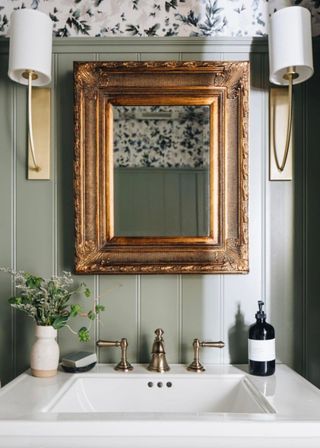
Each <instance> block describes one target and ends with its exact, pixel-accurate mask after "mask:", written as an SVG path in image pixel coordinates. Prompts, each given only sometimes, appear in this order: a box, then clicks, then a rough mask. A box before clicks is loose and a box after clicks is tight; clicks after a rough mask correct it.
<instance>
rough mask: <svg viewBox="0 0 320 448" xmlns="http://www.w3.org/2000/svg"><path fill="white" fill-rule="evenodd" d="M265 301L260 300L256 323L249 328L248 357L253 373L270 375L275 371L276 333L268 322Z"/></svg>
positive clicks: (250, 369)
mask: <svg viewBox="0 0 320 448" xmlns="http://www.w3.org/2000/svg"><path fill="white" fill-rule="evenodd" d="M263 306H264V303H263V302H262V301H261V300H259V301H258V307H259V310H258V312H257V313H256V320H257V321H256V323H255V324H253V325H251V327H250V328H249V340H248V358H249V372H250V373H251V375H258V376H268V375H272V374H273V373H274V371H275V365H276V360H275V358H276V355H275V333H274V328H273V326H272V325H270V324H268V323H267V322H266V317H267V316H266V313H265V312H264V310H263Z"/></svg>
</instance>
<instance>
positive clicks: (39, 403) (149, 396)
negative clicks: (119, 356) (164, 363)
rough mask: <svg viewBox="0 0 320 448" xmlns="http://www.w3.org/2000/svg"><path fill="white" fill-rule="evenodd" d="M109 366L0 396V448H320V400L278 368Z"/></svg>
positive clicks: (16, 386)
mask: <svg viewBox="0 0 320 448" xmlns="http://www.w3.org/2000/svg"><path fill="white" fill-rule="evenodd" d="M113 367H114V366H113V365H102V364H100V365H97V366H96V367H95V368H94V369H93V370H91V371H90V372H88V373H81V374H75V375H73V374H68V373H65V372H61V371H60V372H58V375H57V376H56V377H53V378H34V377H32V376H31V375H30V373H29V372H27V373H24V374H22V375H20V376H19V377H17V378H16V379H15V380H14V381H12V382H11V383H9V384H8V385H6V386H5V387H3V388H2V389H0V447H5V448H30V447H32V448H57V447H59V448H88V447H90V448H150V447H152V448H194V447H197V448H212V447H215V448H235V447H237V448H256V447H259V448H269V447H270V446H274V447H277V448H302V447H303V448H319V447H320V391H319V390H318V389H317V388H315V387H314V386H312V385H311V384H310V383H308V382H307V381H306V380H305V379H304V378H302V377H301V376H299V375H298V374H297V373H295V372H294V371H292V370H291V369H289V368H288V367H286V366H284V365H279V364H278V365H277V369H276V373H275V375H273V376H271V377H265V378H264V377H254V376H251V375H248V374H247V373H246V367H243V366H242V367H241V366H239V367H236V366H227V365H226V366H223V365H220V366H217V365H216V366H206V368H207V370H206V371H205V372H204V373H201V374H196V373H191V372H188V371H187V370H186V366H183V365H171V366H170V367H171V370H170V372H166V373H164V374H158V373H153V372H149V371H148V370H147V369H146V366H145V365H135V366H134V370H133V372H130V373H120V372H115V370H114V369H113ZM148 383H152V384H153V386H152V387H151V384H148ZM158 383H162V387H160V386H159V385H158Z"/></svg>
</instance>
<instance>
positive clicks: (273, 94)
mask: <svg viewBox="0 0 320 448" xmlns="http://www.w3.org/2000/svg"><path fill="white" fill-rule="evenodd" d="M269 65H270V75H269V79H270V82H272V83H273V84H278V85H281V86H288V90H287V97H286V95H285V94H284V89H283V88H271V89H270V111H269V112H270V148H269V149H270V180H291V179H292V163H287V162H288V156H289V152H290V151H289V150H290V146H291V145H290V143H291V134H292V115H293V114H292V85H293V84H299V83H301V82H304V81H306V80H307V79H309V78H310V77H311V76H312V75H313V58H312V37H311V14H310V12H309V11H308V10H307V9H306V8H303V7H301V6H289V7H287V8H282V9H280V10H279V11H277V12H275V13H274V14H272V16H271V20H270V29H269ZM284 95H285V99H284ZM284 111H285V113H284ZM285 115H287V117H286V119H285V118H284V116H285ZM281 118H283V121H282V120H281ZM285 120H286V121H287V124H286V126H287V130H286V133H285V134H283V136H282V140H284V135H285V143H284V145H283V146H284V150H283V152H282V153H280V152H279V147H280V145H279V140H281V136H280V135H279V131H281V130H282V132H283V129H284V124H283V123H284V122H285Z"/></svg>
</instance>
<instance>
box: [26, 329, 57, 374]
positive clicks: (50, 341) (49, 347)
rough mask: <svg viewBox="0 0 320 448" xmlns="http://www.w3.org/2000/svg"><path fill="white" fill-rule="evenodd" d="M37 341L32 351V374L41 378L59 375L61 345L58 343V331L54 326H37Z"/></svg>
mask: <svg viewBox="0 0 320 448" xmlns="http://www.w3.org/2000/svg"><path fill="white" fill-rule="evenodd" d="M36 337H37V341H36V342H35V343H34V345H33V347H32V350H31V359H30V366H31V373H32V375H33V376H37V377H39V378H48V377H50V376H55V375H56V374H57V369H58V364H59V352H60V350H59V345H58V343H57V341H56V337H57V330H56V329H55V328H53V327H52V326H46V327H45V326H40V325H37V326H36Z"/></svg>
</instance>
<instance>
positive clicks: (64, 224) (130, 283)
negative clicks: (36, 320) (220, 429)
mask: <svg viewBox="0 0 320 448" xmlns="http://www.w3.org/2000/svg"><path fill="white" fill-rule="evenodd" d="M6 54H7V42H6V41H5V40H2V41H1V42H0V57H1V58H3V60H4V65H3V64H1V66H0V67H1V72H0V74H1V78H0V82H1V84H0V95H1V101H0V110H1V111H2V109H4V108H7V107H8V110H9V113H8V114H7V115H6V116H7V117H8V120H9V121H10V120H11V121H12V122H10V123H9V125H8V126H6V125H5V124H4V123H1V125H0V129H1V140H0V141H1V144H2V143H4V145H5V147H8V148H10V149H12V147H13V146H14V139H15V136H14V135H13V128H14V122H15V121H16V122H17V182H16V184H15V180H14V179H15V178H14V167H13V163H14V156H12V154H10V152H8V149H7V152H4V154H3V151H2V154H1V162H2V163H1V165H0V173H1V178H0V182H1V187H2V188H1V191H0V198H1V207H2V210H3V211H4V213H3V214H2V215H1V216H0V226H1V234H0V243H1V251H0V257H1V258H0V260H1V263H0V264H6V265H7V264H12V263H13V260H12V256H13V255H12V254H13V252H14V251H13V250H12V247H11V248H10V246H9V243H8V241H10V235H12V236H13V238H12V242H13V243H12V244H16V250H17V265H18V268H20V269H28V270H30V271H35V272H39V273H40V274H42V275H51V273H54V274H55V273H61V272H62V271H63V270H72V268H73V259H74V229H73V227H74V223H73V221H74V217H73V181H72V173H73V166H72V164H73V77H72V70H73V68H72V67H73V61H76V60H78V61H79V60H81V61H86V60H96V59H98V60H177V59H179V60H223V59H224V60H247V59H248V58H249V57H250V60H251V95H250V157H249V164H250V195H249V202H250V215H249V217H250V240H249V245H250V273H249V275H233V276H231V275H207V276H205V275H203V276H201V275H197V276H191V275H190V276H188V275H182V276H180V275H178V276H177V275H173V276H168V275H159V276H156V275H151V276H146V275H144V276H135V275H128V276H125V275H121V276H112V275H111V276H109V275H108V276H102V275H101V276H82V277H77V276H75V277H74V279H75V283H76V284H79V283H80V282H81V281H85V282H86V283H87V285H88V286H89V287H90V288H91V290H92V291H93V292H94V294H95V296H97V297H98V300H99V301H100V303H102V304H104V305H105V306H106V311H105V313H104V314H103V315H102V317H101V320H100V321H98V322H97V323H96V325H95V326H94V328H93V337H92V340H91V342H90V343H89V344H85V345H82V344H80V343H79V342H78V340H77V337H76V336H74V335H71V334H70V332H68V331H67V330H62V331H60V332H59V343H60V346H61V352H62V354H64V353H66V352H68V351H71V350H77V349H84V348H85V349H88V350H92V351H94V350H95V340H96V338H98V337H100V338H107V339H120V338H121V337H127V338H128V341H129V357H130V361H131V362H148V361H149V359H150V356H151V355H150V351H151V347H152V342H153V339H154V330H155V329H156V328H157V327H162V328H163V329H164V330H165V344H166V349H167V355H168V359H169V361H170V362H171V363H173V362H185V363H188V362H190V361H191V360H192V341H193V339H194V338H195V337H199V338H200V339H211V340H217V339H222V340H224V341H225V342H226V347H225V349H223V350H221V351H220V350H213V349H211V350H210V349H207V350H203V352H202V354H201V356H202V359H203V361H204V362H206V363H209V362H211V363H228V362H229V361H231V362H246V356H247V342H246V340H247V326H248V324H250V323H251V322H252V320H253V318H254V313H255V311H256V302H257V300H258V299H260V298H263V299H266V300H267V308H268V312H269V313H271V317H272V319H273V320H275V323H276V327H280V324H281V322H282V319H283V318H284V315H285V314H286V315H288V316H289V319H292V315H293V306H294V304H293V302H292V300H291V298H290V295H291V294H292V285H291V284H292V274H291V266H290V265H288V266H287V265H286V266H285V268H283V269H284V271H283V272H284V277H283V279H282V281H279V279H278V277H277V271H276V268H275V267H274V266H275V264H276V263H277V262H278V261H277V260H282V261H283V260H287V259H289V257H291V256H292V236H291V233H292V230H290V231H289V235H288V236H287V237H286V236H285V235H284V234H285V232H288V226H289V227H290V225H291V219H292V200H293V187H290V186H285V185H283V186H281V185H280V184H278V185H276V184H274V185H272V186H270V185H269V186H268V185H267V147H268V145H267V142H268V135H267V134H268V127H267V110H268V101H267V95H268V92H267V82H266V76H267V63H266V43H265V41H264V39H260V40H259V39H245V38H242V39H241V38H234V39H233V38H230V39H225V38H214V39H201V38H197V39H193V38H165V39H162V38H137V39H134V38H103V39H90V38H87V39H82V38H76V39H74V38H68V39H56V40H55V42H54V59H53V61H54V71H53V74H54V80H53V84H52V86H53V106H52V107H53V117H54V118H53V130H54V132H53V155H52V157H53V159H52V176H51V180H50V181H48V182H45V181H38V182H28V181H26V180H25V179H26V176H25V174H26V167H25V156H26V122H25V119H26V90H25V89H24V88H23V87H21V86H16V87H14V89H13V88H12V84H11V83H10V82H9V80H8V79H7V75H6V68H2V67H5V65H6V61H5V59H6V57H7V56H6ZM14 90H16V91H17V110H15V109H14V101H13V98H14V94H13V91H14ZM4 102H7V103H8V106H6V105H5V103H4ZM10 117H11V118H10ZM15 195H16V197H17V238H16V239H15V238H14V233H15V225H14V222H13V221H14V217H15V214H14V212H12V210H13V209H14V208H15ZM10 198H11V199H10ZM279 198H281V200H282V205H281V207H282V209H283V210H284V212H285V213H284V215H285V216H284V217H283V219H280V218H278V215H277V214H278V211H279V207H280V205H279V204H276V202H275V201H279V200H280V199H279ZM6 214H7V216H6ZM274 214H276V216H277V217H275V215H274ZM272 217H274V218H272ZM273 219H278V221H277V225H278V228H277V229H276V231H277V232H278V233H279V236H278V237H275V236H274V235H273V233H274V230H275V229H274V224H273ZM290 232H291V233H290ZM35 242H36V244H35ZM0 293H1V297H2V303H1V308H0V310H1V311H3V313H1V316H0V319H1V329H2V331H4V329H6V334H9V335H11V333H12V328H14V324H13V322H14V321H13V322H12V321H11V319H10V315H11V311H10V309H9V307H8V306H7V304H6V300H7V297H8V296H9V295H10V282H8V281H7V280H4V279H3V277H1V278H0ZM283 296H284V299H283ZM76 299H77V298H76ZM82 303H83V304H84V306H85V305H86V304H88V302H87V301H86V300H85V299H83V301H82ZM278 311H279V314H278ZM17 319H18V321H17V322H18V325H17V331H16V338H17V339H16V342H17V344H16V347H17V352H16V353H15V352H14V350H13V349H12V350H11V352H12V353H10V355H9V354H8V360H9V361H8V362H9V364H8V367H1V369H2V370H0V375H1V379H3V381H4V382H6V381H8V380H9V379H10V378H12V377H13V376H14V373H13V364H14V363H15V362H17V372H20V371H21V370H23V369H24V368H26V367H27V366H28V354H29V350H30V345H31V342H32V340H33V325H32V323H31V322H29V321H28V320H27V319H26V318H25V316H23V315H19V316H18V315H17ZM81 325H82V322H78V321H74V323H73V327H74V328H75V329H78V328H79V327H80V326H81ZM293 333H294V332H293V328H292V322H289V323H288V324H286V325H284V326H283V328H281V329H280V331H279V334H280V335H281V339H282V341H281V342H280V344H279V347H280V353H279V354H280V357H281V359H282V360H284V361H286V362H289V363H291V362H292V360H293V354H292V351H293V337H294V334H293ZM10 338H11V339H12V337H11V336H10V337H9V336H7V339H6V341H7V343H9V346H10V344H12V342H11V339H10ZM1 344H2V342H0V350H1V349H2V352H5V347H2V345H1ZM6 345H7V344H6ZM99 357H100V360H101V361H102V362H116V361H117V360H118V359H119V353H118V350H117V349H115V350H112V349H111V350H104V351H102V350H101V353H100V354H99Z"/></svg>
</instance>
